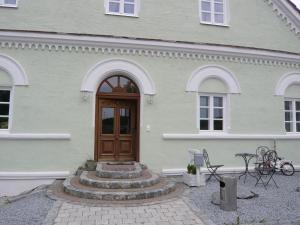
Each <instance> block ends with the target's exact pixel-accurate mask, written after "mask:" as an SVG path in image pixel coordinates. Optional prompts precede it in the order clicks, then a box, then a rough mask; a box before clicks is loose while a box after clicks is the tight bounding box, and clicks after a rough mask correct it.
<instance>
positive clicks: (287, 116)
mask: <svg viewBox="0 0 300 225" xmlns="http://www.w3.org/2000/svg"><path fill="white" fill-rule="evenodd" d="M292 120H293V113H292V112H285V121H292Z"/></svg>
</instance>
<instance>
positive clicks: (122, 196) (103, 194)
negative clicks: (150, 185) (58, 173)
mask: <svg viewBox="0 0 300 225" xmlns="http://www.w3.org/2000/svg"><path fill="white" fill-rule="evenodd" d="M73 177H74V176H71V177H69V178H67V179H66V180H65V181H64V183H63V187H64V191H65V192H66V193H69V194H71V195H74V196H77V197H80V198H88V199H98V200H108V201H116V200H135V199H148V198H154V197H159V196H161V195H166V194H169V193H170V192H172V191H174V190H175V189H176V184H175V183H174V182H168V183H167V184H166V185H165V186H164V187H161V188H157V189H151V190H143V189H141V190H140V191H132V192H125V191H122V192H107V191H90V190H83V189H79V188H76V187H74V186H73V185H72V184H71V182H70V181H71V179H72V178H73Z"/></svg>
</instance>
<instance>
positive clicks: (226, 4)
mask: <svg viewBox="0 0 300 225" xmlns="http://www.w3.org/2000/svg"><path fill="white" fill-rule="evenodd" d="M202 1H203V0H199V2H198V4H199V20H200V23H201V24H207V25H215V26H223V27H228V26H229V25H228V24H229V2H228V0H223V20H224V21H223V23H217V22H215V21H214V13H215V11H214V3H215V0H213V1H210V2H211V11H210V14H211V21H210V22H208V21H204V20H202V12H203V10H202V4H201V3H202ZM207 12H209V11H207Z"/></svg>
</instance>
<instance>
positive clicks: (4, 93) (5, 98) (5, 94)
mask: <svg viewBox="0 0 300 225" xmlns="http://www.w3.org/2000/svg"><path fill="white" fill-rule="evenodd" d="M9 96H10V91H9V90H0V102H9Z"/></svg>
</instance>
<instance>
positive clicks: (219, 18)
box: [199, 0, 227, 25]
mask: <svg viewBox="0 0 300 225" xmlns="http://www.w3.org/2000/svg"><path fill="white" fill-rule="evenodd" d="M199 1H200V2H199V5H200V6H199V8H200V10H199V11H200V21H201V23H206V24H214V25H226V23H227V21H226V19H227V15H226V0H199Z"/></svg>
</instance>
